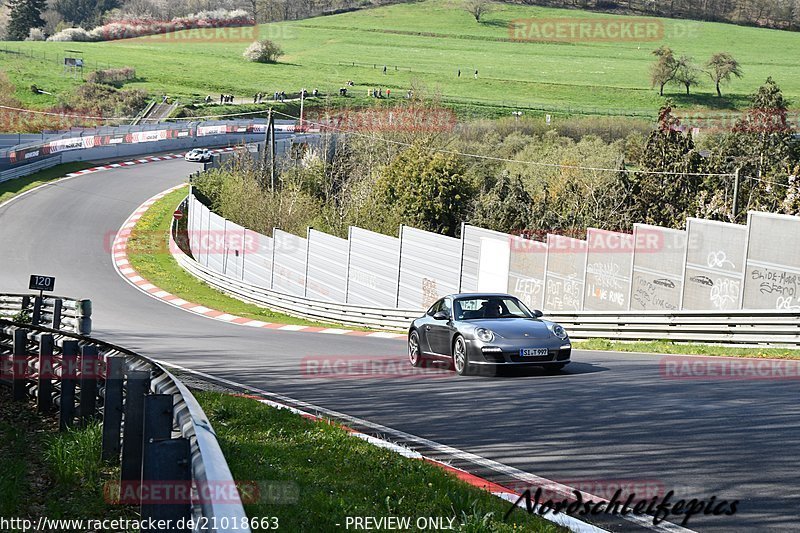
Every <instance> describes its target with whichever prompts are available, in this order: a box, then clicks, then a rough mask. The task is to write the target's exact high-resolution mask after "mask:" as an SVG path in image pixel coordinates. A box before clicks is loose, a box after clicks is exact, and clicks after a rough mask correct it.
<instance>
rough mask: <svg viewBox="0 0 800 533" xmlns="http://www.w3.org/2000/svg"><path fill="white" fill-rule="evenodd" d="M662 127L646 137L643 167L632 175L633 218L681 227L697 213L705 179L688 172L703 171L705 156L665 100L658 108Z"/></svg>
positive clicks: (650, 222)
mask: <svg viewBox="0 0 800 533" xmlns="http://www.w3.org/2000/svg"><path fill="white" fill-rule="evenodd" d="M658 122H659V127H658V128H656V129H655V130H653V132H652V133H651V134H650V136H649V137H648V139H647V143H646V144H645V149H644V151H643V156H642V160H641V162H640V164H641V167H642V170H644V171H651V172H659V174H655V173H645V172H637V173H635V174H634V175H633V176H631V177H630V180H631V183H630V188H631V196H630V199H631V202H632V205H631V209H632V214H634V219H638V220H640V221H642V222H645V223H648V224H656V225H663V226H669V227H681V226H682V225H683V224H685V221H686V216H687V215H692V214H694V213H693V212H692V211H691V209H692V208H693V206H694V205H695V202H696V198H697V195H698V193H699V191H700V190H701V185H702V182H701V181H700V180H699V179H698V177H697V176H693V175H692V176H690V175H688V174H689V173H696V172H702V164H703V163H702V158H701V157H700V154H699V152H698V151H697V150H695V146H694V141H693V140H692V136H691V135H690V134H685V133H683V131H682V129H683V128H682V127H681V124H680V121H679V120H678V119H677V118H676V117H675V116H674V115H673V114H672V107H671V105H670V104H669V102H668V103H667V104H665V105H664V106H663V107H662V108H661V110H660V111H659V119H658ZM661 172H663V173H664V174H660V173H661Z"/></svg>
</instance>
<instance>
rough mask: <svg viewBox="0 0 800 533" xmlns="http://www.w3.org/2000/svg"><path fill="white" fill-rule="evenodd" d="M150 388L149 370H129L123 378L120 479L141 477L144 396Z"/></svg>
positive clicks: (135, 479) (124, 480) (127, 479)
mask: <svg viewBox="0 0 800 533" xmlns="http://www.w3.org/2000/svg"><path fill="white" fill-rule="evenodd" d="M149 390H150V371H149V370H129V371H128V372H126V380H125V428H124V430H123V433H122V476H121V477H122V481H123V482H126V481H128V482H130V481H134V482H138V481H139V480H140V479H141V478H142V433H143V428H144V397H145V394H147V392H148V391H149Z"/></svg>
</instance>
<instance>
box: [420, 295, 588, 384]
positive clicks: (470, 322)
mask: <svg viewBox="0 0 800 533" xmlns="http://www.w3.org/2000/svg"><path fill="white" fill-rule="evenodd" d="M571 352H572V345H571V343H570V340H569V336H568V335H567V332H566V331H565V330H564V328H563V327H561V326H560V325H559V324H556V323H555V322H549V321H547V320H542V312H541V311H531V310H530V309H528V308H527V307H526V306H525V304H524V303H522V302H521V301H519V300H518V299H517V298H515V297H514V296H511V295H509V294H452V295H450V296H445V297H444V298H442V299H441V300H439V301H437V302H436V303H435V304H433V305H432V306H431V308H430V309H428V311H427V312H426V313H425V315H423V316H422V317H420V318H418V319H416V320H414V322H412V324H411V327H410V328H409V330H408V358H409V361H410V362H411V364H412V365H413V366H421V365H423V364H424V362H425V360H426V359H442V360H446V361H451V362H452V365H453V368H454V369H455V371H456V372H457V373H458V374H460V375H466V374H469V373H470V372H472V371H473V370H474V369H475V367H477V366H478V365H487V366H494V367H501V366H506V367H511V366H524V365H529V366H541V367H544V368H545V369H546V370H548V371H553V372H557V371H559V370H561V369H562V368H564V366H566V365H567V364H568V363H569V362H570V354H571Z"/></svg>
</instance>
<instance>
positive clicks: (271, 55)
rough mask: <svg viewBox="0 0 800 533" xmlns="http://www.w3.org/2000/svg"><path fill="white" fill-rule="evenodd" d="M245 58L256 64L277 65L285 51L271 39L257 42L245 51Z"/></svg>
mask: <svg viewBox="0 0 800 533" xmlns="http://www.w3.org/2000/svg"><path fill="white" fill-rule="evenodd" d="M243 55H244V58H245V59H247V60H248V61H253V62H255V63H277V62H278V58H279V57H280V56H282V55H283V50H281V47H280V46H278V45H277V44H276V43H274V42H272V41H270V40H269V39H263V40H261V41H255V42H253V44H251V45H250V46H248V47H247V50H245V51H244V54H243Z"/></svg>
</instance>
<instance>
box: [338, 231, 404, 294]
mask: <svg viewBox="0 0 800 533" xmlns="http://www.w3.org/2000/svg"><path fill="white" fill-rule="evenodd" d="M349 240H350V252H349V253H350V268H349V269H348V272H347V301H346V302H345V303H350V304H358V305H366V306H370V307H395V306H396V304H397V284H398V280H399V271H400V239H398V238H397V237H390V236H388V235H383V234H381V233H375V232H374V231H368V230H365V229H361V228H357V227H355V226H351V227H350V238H349Z"/></svg>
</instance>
